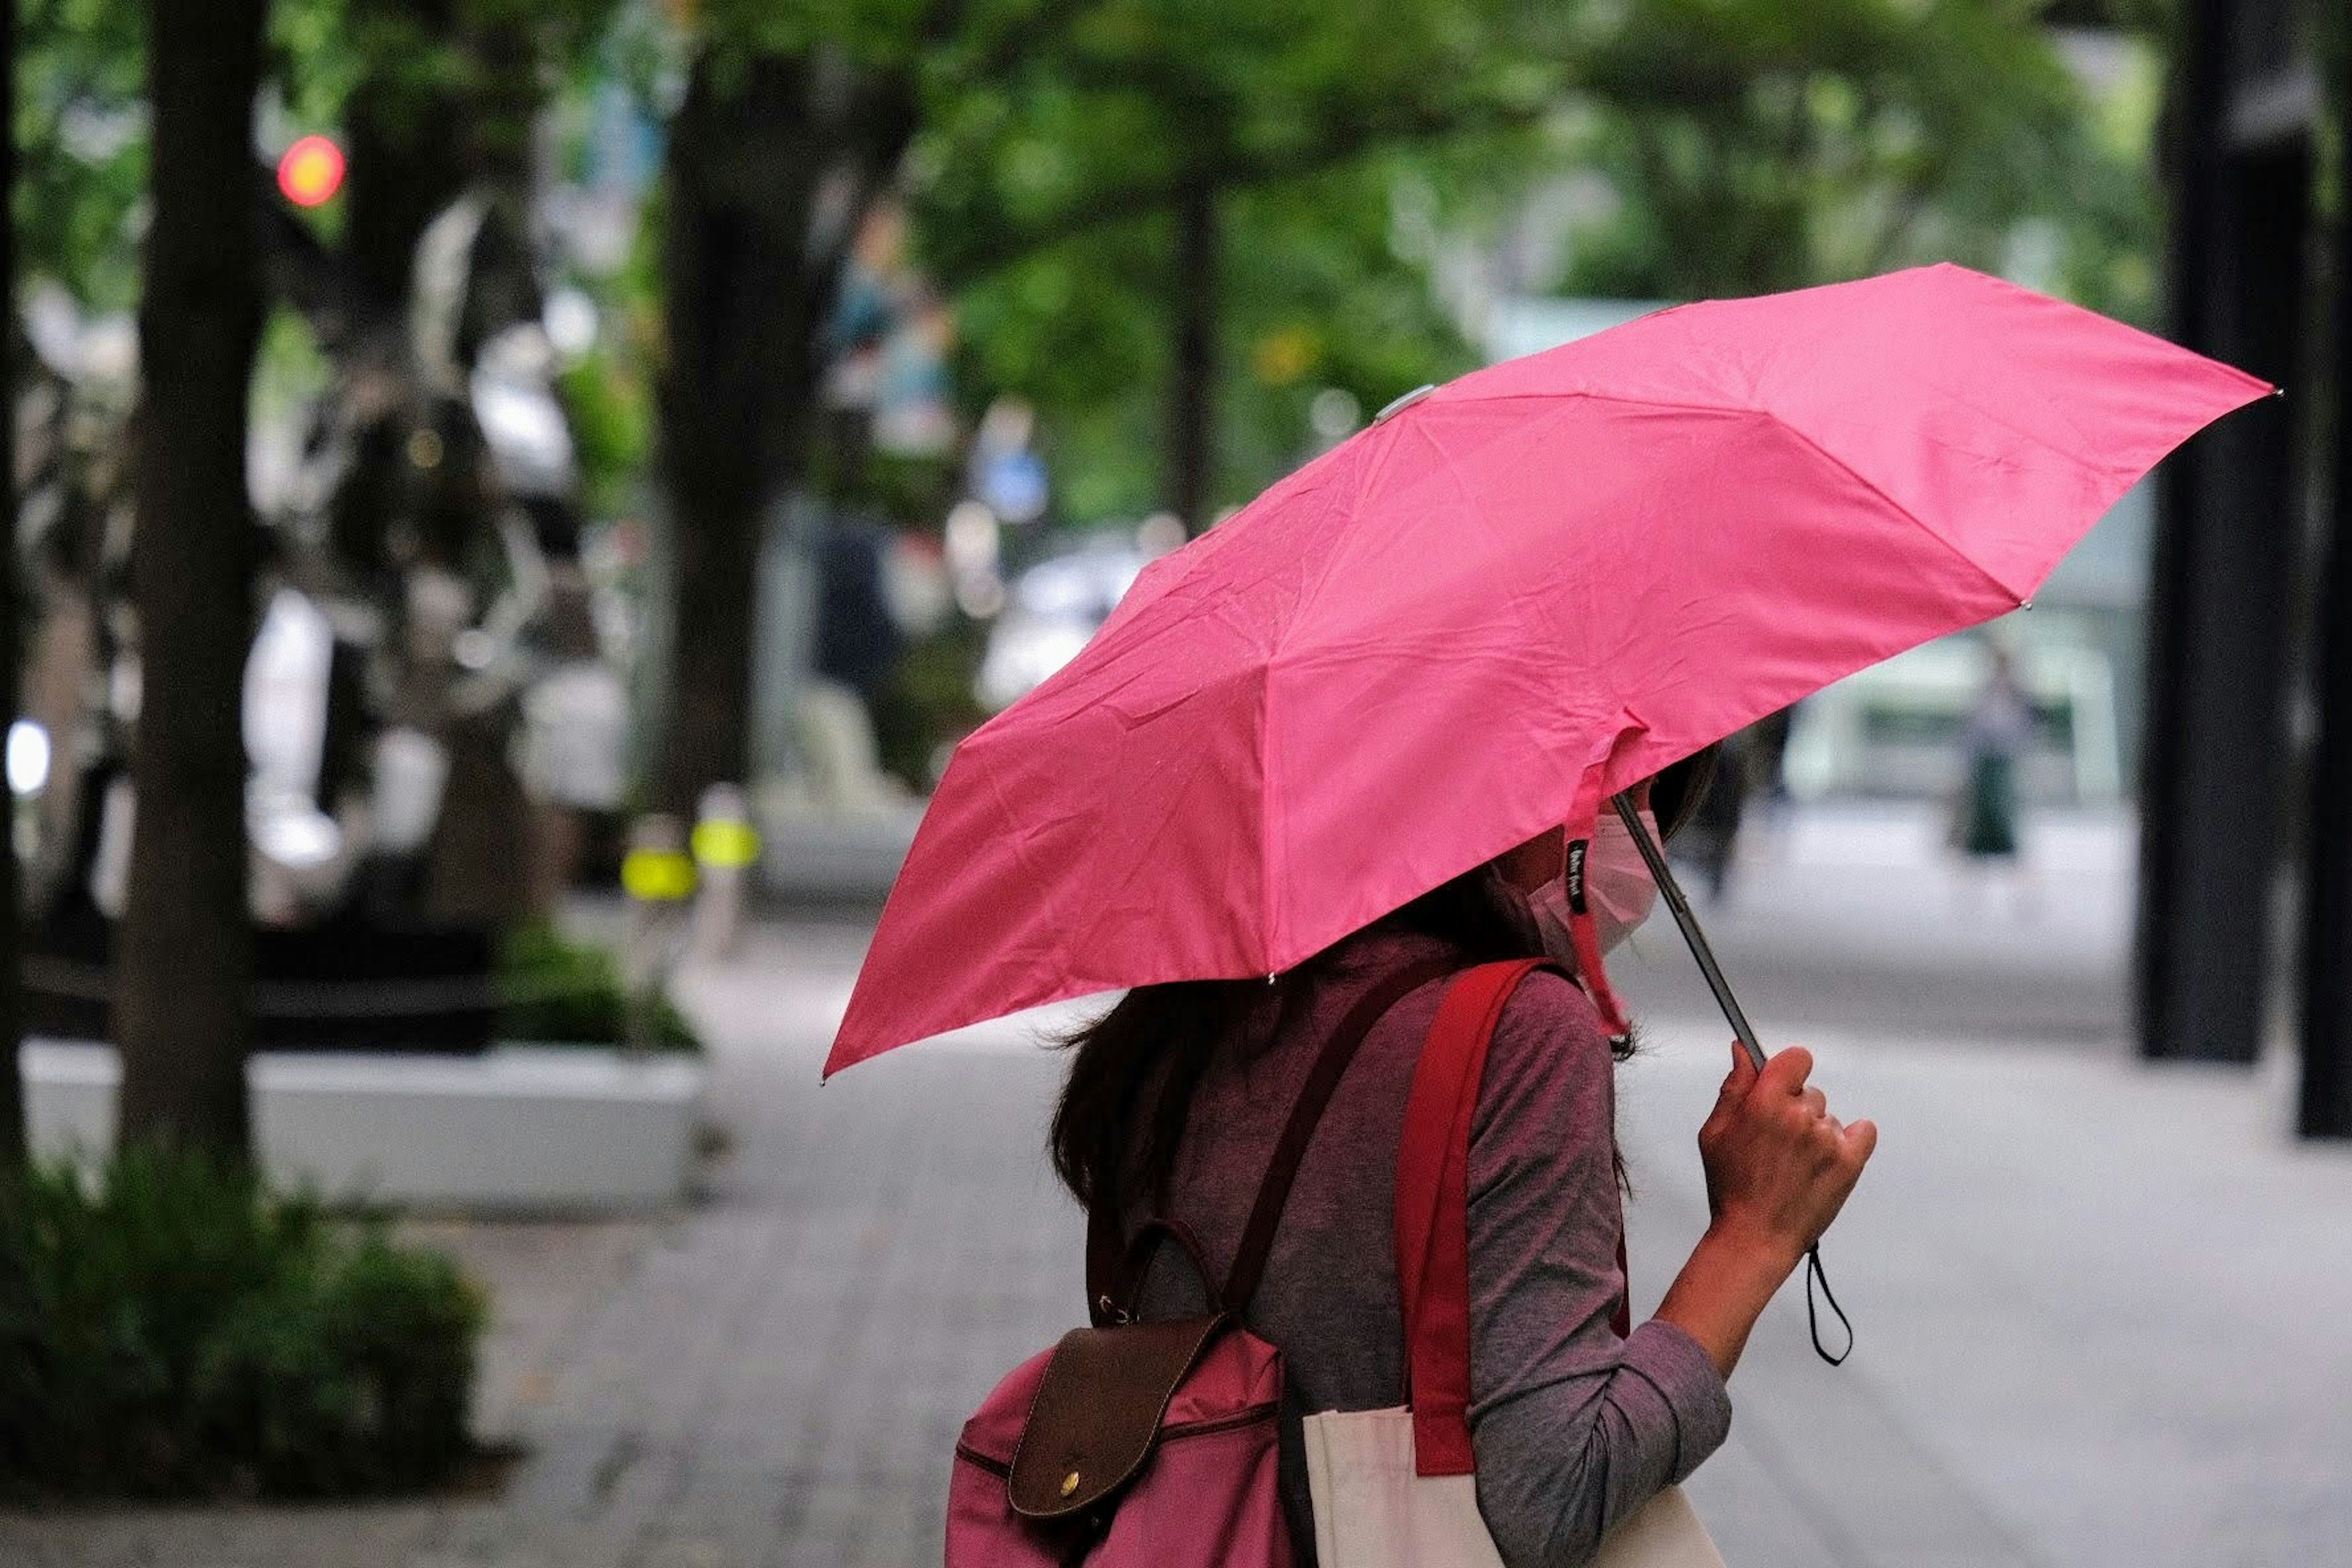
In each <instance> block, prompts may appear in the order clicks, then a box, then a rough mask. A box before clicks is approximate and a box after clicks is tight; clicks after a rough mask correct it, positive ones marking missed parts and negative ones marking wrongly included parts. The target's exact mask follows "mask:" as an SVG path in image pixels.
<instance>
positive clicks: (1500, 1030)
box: [1141, 928, 1731, 1568]
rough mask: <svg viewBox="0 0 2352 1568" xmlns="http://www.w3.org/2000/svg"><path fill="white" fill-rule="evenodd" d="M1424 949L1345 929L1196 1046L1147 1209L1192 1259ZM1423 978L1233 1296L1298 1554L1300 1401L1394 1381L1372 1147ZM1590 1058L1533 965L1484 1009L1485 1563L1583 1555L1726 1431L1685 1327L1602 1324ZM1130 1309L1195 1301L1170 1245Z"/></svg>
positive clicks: (1392, 1155) (1403, 1080)
mask: <svg viewBox="0 0 2352 1568" xmlns="http://www.w3.org/2000/svg"><path fill="white" fill-rule="evenodd" d="M1444 951H1445V950H1444V946H1443V944H1442V943H1439V942H1436V941H1435V940H1434V939H1433V938H1429V937H1425V936H1422V935H1418V934H1415V933H1411V932H1404V931H1389V930H1385V929H1381V928H1375V929H1374V930H1372V931H1366V932H1362V933H1360V934H1359V935H1358V936H1356V937H1354V938H1351V939H1349V942H1348V943H1347V944H1346V946H1345V947H1344V948H1343V949H1342V950H1341V952H1339V954H1337V955H1336V957H1337V960H1338V962H1336V963H1334V964H1333V965H1332V966H1331V967H1330V968H1328V969H1327V970H1326V971H1324V973H1323V978H1322V979H1321V980H1319V981H1318V983H1317V984H1316V987H1315V989H1314V991H1313V992H1312V993H1310V994H1309V995H1308V996H1307V998H1305V1003H1304V1005H1301V1006H1299V1007H1297V1009H1296V1010H1295V1011H1296V1016H1294V1018H1293V1019H1292V1021H1291V1022H1290V1023H1289V1024H1288V1025H1287V1026H1286V1027H1285V1028H1284V1029H1283V1030H1282V1031H1281V1033H1280V1035H1279V1036H1278V1037H1275V1038H1273V1039H1272V1040H1270V1041H1269V1040H1267V1039H1265V1038H1263V1037H1260V1038H1258V1039H1256V1040H1254V1041H1252V1040H1244V1041H1236V1042H1233V1043H1230V1044H1228V1045H1227V1046H1226V1047H1223V1049H1221V1050H1220V1052H1219V1054H1218V1056H1217V1058H1216V1059H1215V1061H1214V1062H1213V1064H1212V1066H1211V1067H1210V1069H1209V1071H1208V1073H1207V1075H1206V1077H1205V1078H1204V1079H1203V1080H1202V1084H1201V1087H1200V1089H1199V1090H1198V1091H1197V1093H1196V1095H1195V1098H1194V1100H1193V1102H1192V1114H1191V1117H1190V1120H1189V1121H1188V1122H1187V1125H1186V1130H1185V1133H1184V1138H1183V1142H1182V1144H1181V1148H1180V1150H1179V1152H1178V1158H1177V1167H1176V1173H1175V1177H1174V1181H1173V1185H1172V1190H1171V1201H1170V1203H1169V1205H1168V1208H1169V1211H1170V1212H1171V1214H1173V1215H1175V1216H1177V1217H1179V1218H1181V1219H1183V1220H1185V1221H1186V1222H1187V1223H1189V1224H1190V1225H1191V1226H1192V1227H1193V1228H1194V1229H1195V1230H1196V1231H1197V1232H1198V1233H1199V1235H1200V1237H1201V1240H1202V1246H1203V1247H1204V1248H1205V1249H1206V1250H1207V1252H1208V1262H1209V1265H1210V1267H1212V1268H1217V1269H1220V1270H1222V1269H1223V1268H1225V1267H1226V1266H1227V1265H1228V1264H1229V1262H1230V1261H1231V1259H1232V1257H1233V1252H1234V1247H1236V1246H1237V1245H1238V1244H1239V1242H1240V1238H1241V1229H1242V1226H1243V1224H1244V1221H1245V1220H1246V1218H1247V1215H1248V1210H1249V1206H1250V1205H1251V1203H1252V1201H1253V1200H1254V1199H1255V1196H1256V1193H1257V1186H1258V1183H1259V1182H1260V1180H1261V1179H1262V1178H1263V1176H1264V1174H1265V1164H1266V1161H1267V1158H1268V1157H1269V1155H1270V1154H1271V1152H1272V1151H1273V1148H1274V1144H1275V1141H1276V1139H1277V1138H1278V1137H1279V1136H1280V1134H1281V1131H1282V1127H1283V1124H1284V1122H1285V1121H1286V1120H1287V1119H1288V1117H1289V1115H1290V1110H1291V1107H1292V1103H1293V1101H1294V1100H1296V1099H1297V1094H1298V1090H1299V1088H1300V1086H1301V1085H1302V1084H1303V1083H1304V1082H1305V1080H1306V1078H1307V1070H1308V1068H1309V1067H1310V1066H1311V1065H1312V1064H1313V1061H1314V1058H1315V1056H1316V1054H1317V1052H1318V1050H1319V1049H1320V1047H1321V1046H1322V1044H1323V1042H1324V1041H1325V1040H1327V1039H1328V1037H1329V1036H1330V1033H1331V1030H1332V1029H1333V1028H1335V1027H1336V1026H1338V1024H1339V1019H1340V1017H1341V1016H1343V1015H1344V1014H1345V1013H1346V1011H1347V1010H1348V1008H1349V1006H1350V1005H1353V1003H1354V1002H1355V1000H1356V998H1357V997H1358V996H1360V994H1362V993H1363V992H1364V991H1365V990H1366V989H1367V988H1369V987H1370V984H1372V983H1373V982H1374V981H1375V980H1376V979H1377V978H1378V977H1379V976H1380V975H1381V974H1384V973H1391V972H1392V971H1393V970H1395V969H1397V968H1400V967H1402V966H1403V965H1405V964H1407V963H1412V962H1415V961H1416V960H1418V959H1421V958H1423V957H1426V956H1429V955H1431V954H1433V953H1442V952H1444ZM1443 991H1444V983H1443V982H1433V983H1431V984H1427V985H1424V986H1423V987H1422V988H1421V989H1419V990H1418V991H1415V992H1414V993H1412V994H1411V995H1409V996H1407V997H1406V998H1405V999H1404V1000H1403V1001H1402V1002H1401V1003H1399V1004H1398V1005H1396V1006H1395V1007H1394V1008H1392V1009H1391V1011H1390V1013H1389V1015H1388V1016H1387V1017H1386V1018H1385V1019H1383V1020H1382V1021H1381V1023H1380V1024H1379V1025H1378V1026H1375V1027H1374V1028H1373V1030H1372V1031H1371V1033H1370V1035H1368V1036H1367V1037H1365V1040H1364V1044H1363V1047H1362V1048H1361V1050H1360V1052H1359V1053H1358V1055H1357V1057H1356V1059H1355V1061H1354V1063H1353V1064H1352V1065H1351V1066H1350V1067H1349V1069H1348V1073H1347V1076H1346V1077H1345V1078H1344V1079H1342V1080H1341V1081H1340V1084H1339V1090H1338V1092H1337V1093H1336V1094H1334V1095H1333V1097H1332V1100H1331V1104H1330V1108H1329V1109H1328V1110H1327V1111H1326V1112H1325V1113H1324V1117H1323V1121H1322V1123H1321V1125H1320V1126H1319V1127H1318V1129H1317V1131H1316V1134H1315V1138H1314V1141H1313V1142H1312V1143H1311V1144H1309V1145H1308V1148H1307V1156H1306V1159H1305V1161H1304V1162H1303V1163H1301V1165H1300V1167H1299V1172H1298V1178H1297V1184H1296V1185H1295V1186H1294V1187H1293V1188H1292V1190H1291V1194H1290V1201H1289V1205H1288V1207H1287V1208H1286V1210H1285V1212H1284V1215H1283V1220H1282V1226H1281V1228H1280V1230H1279V1231H1278V1232H1277V1233H1276V1237H1275V1242H1274V1249H1273V1254H1272V1256H1271V1258H1270V1259H1269V1261H1268V1263H1267V1267H1266V1272H1265V1282H1264V1283H1263V1284H1262V1285H1261V1286H1260V1287H1259V1289H1258V1293H1257V1299H1256V1300H1255V1302H1253V1303H1252V1305H1251V1308H1250V1311H1249V1321H1250V1325H1251V1327H1252V1328H1253V1329H1254V1330H1255V1331H1257V1332H1258V1333H1259V1334H1261V1335H1262V1336H1264V1337H1265V1339H1267V1340H1269V1341H1271V1342H1273V1343H1275V1344H1276V1345H1277V1346H1279V1347H1280V1348H1281V1349H1282V1351H1283V1354H1284V1362H1285V1364H1286V1370H1287V1373H1288V1377H1289V1386H1290V1401H1291V1405H1292V1407H1291V1408H1290V1409H1288V1410H1286V1412H1285V1414H1284V1420H1283V1424H1282V1441H1283V1449H1282V1472H1281V1473H1282V1488H1283V1500H1284V1503H1285V1506H1286V1508H1287V1509H1288V1510H1289V1514H1290V1519H1291V1523H1292V1533H1293V1535H1294V1537H1295V1538H1296V1539H1297V1542H1298V1544H1299V1547H1300V1552H1301V1560H1302V1562H1307V1561H1311V1560H1312V1552H1313V1543H1314V1531H1313V1528H1312V1519H1313V1514H1312V1510H1311V1504H1310V1502H1309V1500H1308V1494H1307V1472H1306V1463H1305V1457H1304V1449H1303V1447H1302V1438H1301V1436H1300V1429H1299V1421H1300V1418H1301V1416H1302V1415H1305V1414H1307V1413H1309V1412H1314V1411H1322V1410H1377V1409H1382V1408H1386V1407H1389V1406H1392V1405H1398V1404H1400V1403H1402V1400H1403V1390H1404V1378H1403V1362H1404V1347H1403V1327H1402V1321H1401V1319H1400V1315H1399V1311H1398V1307H1397V1287H1396V1264H1395V1259H1394V1257H1393V1255H1392V1254H1393V1244H1392V1241H1391V1214H1392V1210H1393V1206H1394V1196H1395V1179H1396V1154H1397V1145H1398V1142H1399V1140H1400V1139H1401V1138H1402V1133H1403V1128H1404V1110H1405V1100H1406V1098H1407V1095H1408V1094H1409V1092H1410V1090H1411V1089H1412V1074H1413V1068H1414V1066H1415V1064H1416V1063H1417V1061H1418V1060H1419V1057H1420V1051H1421V1046H1422V1042H1423V1038H1424V1037H1426V1036H1427V1034H1428V1032H1429V1026H1430V1024H1431V1022H1432V1020H1433V1019H1434V1018H1435V1017H1436V1015H1437V1005H1438V999H1439V997H1440V995H1441V994H1442V993H1443ZM1268 1011H1269V1012H1271V1009H1268ZM1267 1027H1268V1028H1270V1027H1271V1020H1270V1019H1269V1020H1268V1021H1267ZM1263 1033H1264V1031H1261V1035H1263ZM1614 1067H1615V1063H1614V1061H1613V1060H1612V1057H1611V1055H1610V1051H1609V1046H1608V1041H1607V1038H1606V1037H1605V1036H1604V1035H1603V1034H1602V1032H1601V1023H1600V1019H1599V1017H1598V1016H1596V1015H1595V1013H1594V1011H1593V1009H1592V1005H1591V1003H1590V1002H1589V1001H1587V1000H1586V998H1585V996H1584V994H1583V993H1582V992H1580V991H1579V990H1578V989H1577V988H1576V987H1575V986H1574V985H1572V984H1570V983H1569V982H1567V981H1565V980H1562V979H1560V978H1559V976H1557V975H1555V974H1550V973H1536V974H1533V975H1530V976H1529V977H1528V980H1527V981H1526V982H1525V983H1524V984H1521V985H1520V987H1519V988H1518V990H1517V993H1516V994H1514V995H1513V997H1512V999H1511V1001H1510V1003H1509V1005H1507V1007H1506V1008H1505V1009H1504V1012H1503V1016H1502V1020H1501V1023H1500V1024H1499V1026H1497V1027H1496V1031H1495V1039H1494V1044H1493V1046H1492V1047H1491V1048H1490V1050H1489V1053H1488V1056H1487V1058H1486V1076H1485V1079H1484V1080H1483V1081H1482V1083H1481V1085H1480V1089H1479V1094H1478V1107H1477V1112H1476V1115H1475V1119H1474V1121H1473V1125H1472V1134H1471V1148H1470V1333H1471V1369H1470V1384H1471V1405H1470V1432H1471V1443H1472V1447H1473V1449H1474V1451H1475V1456H1476V1458H1477V1465H1478V1479H1477V1486H1478V1506H1479V1510H1480V1512H1481V1513H1482V1514H1483V1515H1484V1516H1485V1518H1486V1526H1487V1529H1488V1531H1490V1532H1491V1533H1492V1534H1493V1536H1494V1538H1495V1543H1496V1546H1497V1548H1499V1549H1500V1551H1501V1552H1502V1556H1503V1561H1504V1563H1507V1565H1508V1568H1569V1565H1571V1564H1579V1563H1587V1562H1589V1561H1590V1560H1591V1558H1592V1556H1593V1555H1594V1553H1595V1552H1598V1551H1599V1549H1600V1543H1601V1537H1602V1536H1603V1535H1604V1534H1605V1533H1606V1532H1607V1531H1608V1530H1609V1529H1610V1528H1611V1527H1612V1526H1613V1525H1614V1524H1615V1523H1617V1522H1618V1521H1621V1520H1622V1519H1624V1518H1625V1517H1626V1516H1627V1515H1629V1514H1630V1513H1632V1512H1633V1510H1635V1509H1637V1508H1639V1507H1640V1506H1641V1505H1642V1504H1643V1502H1645V1501H1647V1500H1649V1499H1650V1498H1651V1497H1652V1496H1653V1495H1654V1494H1655V1493H1656V1492H1657V1491H1658V1490H1659V1489H1662V1488H1664V1487H1665V1486H1666V1485H1668V1484H1669V1483H1671V1482H1675V1481H1679V1480H1681V1479H1684V1478H1685V1476H1687V1475H1689V1474H1690V1472H1691V1471H1692V1470H1693V1469H1695V1468H1697V1466H1698V1463H1699V1461H1700V1460H1702V1459H1704V1458H1706V1457H1707V1456H1708V1455H1709V1454H1711V1453H1713V1452H1714V1451H1715V1450H1716V1448H1717V1447H1718V1446H1719V1445H1720V1444H1721V1443H1722V1442H1723V1439H1724V1436H1725V1435H1726V1434H1727V1432H1728V1430H1729V1428H1730V1423H1731V1403H1730V1400H1729V1398H1728V1396H1727V1394H1726V1392H1725V1389H1724V1384H1723V1379H1722V1378H1721V1376H1720V1375H1718V1374H1717V1372H1716V1370H1715V1365H1714V1363H1713V1362H1711V1361H1710V1360H1709V1359H1708V1358H1707V1355H1706V1352H1704V1351H1702V1350H1701V1349H1700V1348H1699V1346H1698V1344H1697V1342H1695V1341H1694V1340H1692V1339H1691V1338H1690V1336H1689V1335H1687V1334H1685V1333H1684V1332H1683V1331H1681V1330H1680V1329H1677V1328H1675V1326H1673V1325H1672V1324H1670V1323H1664V1322H1659V1321H1650V1322H1646V1323H1643V1324H1642V1325H1640V1326H1639V1327H1637V1328H1636V1329H1635V1330H1634V1331H1633V1337H1632V1338H1631V1339H1625V1340H1621V1339H1619V1338H1618V1337H1617V1336H1616V1334H1615V1332H1614V1331H1612V1328H1611V1326H1610V1316H1611V1312H1612V1308H1613V1306H1614V1304H1615V1302H1616V1300H1617V1297H1618V1293H1619V1292H1620V1291H1621V1290H1622V1289H1623V1286H1624V1280H1623V1277H1622V1274H1621V1273H1620V1272H1619V1270H1618V1267H1617V1247H1618V1240H1619V1237H1620V1234H1621V1228H1622V1209H1621V1207H1620V1204H1619V1196H1618V1189H1617V1185H1616V1175H1615V1169H1614V1160H1613V1151H1614V1147H1615V1143H1614V1124H1615V1097H1614V1076H1613V1075H1614ZM1141 1305H1142V1308H1143V1310H1144V1312H1145V1314H1146V1315H1147V1316H1153V1317H1157V1316H1162V1315H1169V1314H1174V1313H1179V1312H1190V1311H1199V1310H1202V1307H1203V1298H1202V1290H1201V1287H1200V1286H1199V1285H1198V1284H1197V1283H1196V1282H1195V1280H1194V1278H1193V1271H1192V1267H1191V1265H1190V1264H1189V1263H1186V1262H1184V1261H1183V1260H1182V1259H1181V1257H1180V1256H1178V1255H1177V1254H1176V1253H1175V1251H1174V1249H1173V1248H1168V1247H1163V1248H1161V1249H1160V1255H1159V1256H1158V1257H1157V1258H1154V1260H1153V1263H1152V1267H1151V1269H1150V1273H1149V1274H1148V1275H1147V1276H1146V1279H1145V1287H1144V1291H1143V1298H1142V1302H1141Z"/></svg>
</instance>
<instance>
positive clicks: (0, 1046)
mask: <svg viewBox="0 0 2352 1568" xmlns="http://www.w3.org/2000/svg"><path fill="white" fill-rule="evenodd" d="M15 124H16V7H15V6H14V5H11V6H9V7H7V9H6V14H5V16H0V126H14V125H15ZM15 189H16V137H15V136H14V135H13V134H11V135H9V136H7V137H5V142H0V191H13V190H15ZM0 285H5V288H0V299H6V300H15V299H16V227H15V226H14V225H11V226H9V227H8V228H7V230H6V232H5V233H0ZM15 340H16V333H15V332H14V331H10V333H9V334H8V338H7V340H6V341H8V342H14V341H15ZM0 368H5V373H6V374H0V386H5V389H6V393H7V398H8V404H7V406H8V417H7V418H5V419H0V517H5V518H9V519H11V520H13V519H14V518H15V517H16V366H15V365H13V364H7V363H5V360H0ZM10 536H11V537H12V538H13V537H14V532H13V527H12V531H11V535H10ZM16 609H17V606H16V551H14V550H0V721H13V720H14V719H15V717H16V705H17V685H18V679H17V663H18V648H17V643H18V640H19V638H20V636H21V633H20V632H19V630H18V626H17V616H16ZM54 771H55V772H58V773H63V772H65V771H66V768H65V766H64V764H63V763H60V764H59V765H58V767H57V768H56V769H55V770H54ZM0 802H5V803H6V805H7V808H8V814H7V816H5V819H0V1181H6V1180H12V1179H14V1177H15V1176H16V1174H17V1173H19V1172H21V1171H22V1170H23V1169H24V1165H25V1083H24V1079H23V1078H22V1077H21V1076H19V1069H18V1068H17V1065H16V1047H17V1044H18V1041H19V1040H20V1038H21V1037H22V1036H23V1033H24V1027H23V1025H24V1008H23V998H22V991H21V987H20V985H19V983H18V980H17V975H16V963H17V956H18V953H19V952H20V950H21V949H22V947H23V945H24V943H23V941H22V937H23V925H24V919H23V910H22V909H21V907H20V903H19V900H20V898H21V895H20V893H19V891H18V884H19V878H18V875H17V868H16V834H15V832H14V831H13V828H14V826H15V824H16V816H15V813H16V791H15V789H14V787H13V786H5V785H4V784H0Z"/></svg>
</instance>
